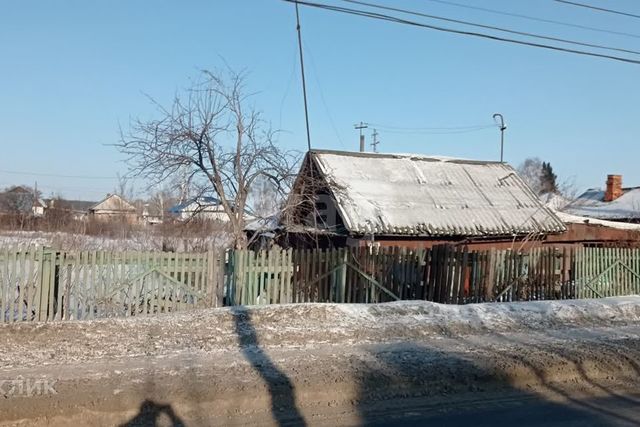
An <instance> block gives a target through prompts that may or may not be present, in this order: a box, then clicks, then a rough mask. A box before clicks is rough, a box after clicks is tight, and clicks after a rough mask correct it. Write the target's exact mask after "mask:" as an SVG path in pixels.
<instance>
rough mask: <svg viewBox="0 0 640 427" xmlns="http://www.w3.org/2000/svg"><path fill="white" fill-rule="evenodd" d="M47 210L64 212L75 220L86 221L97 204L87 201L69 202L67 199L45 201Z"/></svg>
mask: <svg viewBox="0 0 640 427" xmlns="http://www.w3.org/2000/svg"><path fill="white" fill-rule="evenodd" d="M44 203H45V205H46V206H47V209H49V210H51V211H58V212H63V213H65V214H69V215H71V217H72V218H73V219H76V220H81V219H85V218H86V217H87V215H88V214H89V209H90V208H91V207H92V206H94V205H95V204H96V202H93V201H87V200H67V199H61V198H57V199H45V200H44Z"/></svg>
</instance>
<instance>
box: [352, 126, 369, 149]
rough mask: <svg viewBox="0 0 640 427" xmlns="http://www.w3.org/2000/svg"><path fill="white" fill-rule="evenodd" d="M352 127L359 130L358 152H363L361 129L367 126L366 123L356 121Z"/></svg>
mask: <svg viewBox="0 0 640 427" xmlns="http://www.w3.org/2000/svg"><path fill="white" fill-rule="evenodd" d="M353 127H354V128H356V129H358V130H359V131H360V152H361V153H364V151H365V150H364V134H363V133H362V129H366V128H368V127H369V125H368V124H366V123H363V122H360V123H359V124H358V123H356V124H355V125H353Z"/></svg>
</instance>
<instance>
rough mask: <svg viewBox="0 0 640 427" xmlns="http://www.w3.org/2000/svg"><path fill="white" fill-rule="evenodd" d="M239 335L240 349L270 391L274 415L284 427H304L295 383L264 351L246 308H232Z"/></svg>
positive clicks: (236, 330)
mask: <svg viewBox="0 0 640 427" xmlns="http://www.w3.org/2000/svg"><path fill="white" fill-rule="evenodd" d="M231 313H232V315H233V320H234V325H235V332H236V334H237V336H238V344H239V345H240V350H241V351H242V354H243V355H244V357H245V359H247V360H248V361H249V362H250V363H251V365H252V366H253V368H254V369H255V370H256V372H258V374H259V375H260V377H261V378H262V379H263V381H264V382H265V384H266V385H267V388H268V390H269V395H270V398H271V414H272V416H273V419H274V421H276V423H277V424H278V425H280V426H284V425H292V426H304V425H306V423H305V420H304V417H303V416H302V414H301V413H300V411H299V410H298V407H297V406H296V402H295V389H294V387H293V383H292V382H291V380H290V379H289V377H287V375H286V374H285V373H284V372H282V371H281V370H280V369H279V368H278V367H277V366H276V365H275V363H274V362H273V361H272V360H271V358H270V357H269V356H268V355H267V354H266V353H265V351H264V350H263V349H262V348H260V342H259V340H258V336H257V334H256V330H255V328H254V326H253V323H252V321H251V312H250V310H249V309H247V308H245V307H238V306H234V307H232V308H231Z"/></svg>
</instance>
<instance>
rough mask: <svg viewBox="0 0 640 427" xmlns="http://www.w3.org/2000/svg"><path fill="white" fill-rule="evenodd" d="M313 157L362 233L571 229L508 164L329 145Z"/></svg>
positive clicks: (350, 225)
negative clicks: (359, 150) (331, 147)
mask: <svg viewBox="0 0 640 427" xmlns="http://www.w3.org/2000/svg"><path fill="white" fill-rule="evenodd" d="M312 155H313V158H314V160H315V162H316V164H317V165H318V168H319V170H320V172H321V173H322V174H323V175H324V178H325V180H326V181H327V182H328V183H329V186H330V188H331V189H332V191H333V193H334V194H333V195H334V198H335V199H336V201H337V204H338V210H339V211H340V214H341V216H342V218H343V220H344V222H345V226H346V227H347V229H348V230H349V231H351V232H354V233H363V234H366V233H372V232H373V233H378V234H387V235H429V236H445V235H448V236H453V235H455V236H490V235H513V234H526V233H532V232H533V233H550V232H560V231H564V230H565V227H564V224H563V223H562V221H560V220H559V219H558V218H557V217H556V216H555V215H554V213H553V212H552V210H551V209H549V208H548V207H546V206H544V205H543V204H542V203H541V202H540V200H539V199H538V198H537V197H536V195H535V194H534V193H533V192H532V191H531V190H530V189H529V187H527V185H526V184H525V183H524V181H523V180H522V179H521V178H520V177H519V176H518V175H517V173H516V172H515V171H514V170H513V168H512V167H510V166H508V165H507V164H504V163H499V162H486V161H475V160H461V159H450V158H439V157H438V158H436V157H428V156H421V155H413V154H374V153H353V152H339V151H324V150H316V151H313V152H312Z"/></svg>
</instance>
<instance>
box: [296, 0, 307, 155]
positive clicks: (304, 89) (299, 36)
mask: <svg viewBox="0 0 640 427" xmlns="http://www.w3.org/2000/svg"><path fill="white" fill-rule="evenodd" d="M294 3H295V4H296V31H297V33H298V51H299V52H300V74H302V96H303V98H304V122H305V125H306V127H307V148H308V150H309V151H311V131H310V130H309V107H308V105H307V83H306V80H305V78H304V59H303V56H302V33H301V31H300V12H299V11H298V2H297V1H296V2H294Z"/></svg>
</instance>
